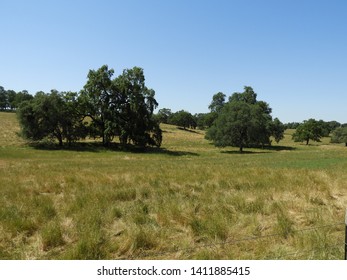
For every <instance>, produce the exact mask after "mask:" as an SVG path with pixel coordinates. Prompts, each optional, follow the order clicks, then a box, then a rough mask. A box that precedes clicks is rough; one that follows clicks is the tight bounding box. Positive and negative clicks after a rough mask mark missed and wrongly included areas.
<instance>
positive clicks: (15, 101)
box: [0, 86, 33, 111]
mask: <svg viewBox="0 0 347 280" xmlns="http://www.w3.org/2000/svg"><path fill="white" fill-rule="evenodd" d="M32 98H33V96H32V95H30V94H29V93H28V92H27V91H26V90H23V91H21V92H18V93H17V92H15V91H14V90H5V89H4V88H3V87H2V86H0V111H14V110H16V109H17V108H18V107H19V105H20V104H21V103H22V102H23V101H25V100H31V99H32Z"/></svg>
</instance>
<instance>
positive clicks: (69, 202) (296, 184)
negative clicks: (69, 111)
mask: <svg viewBox="0 0 347 280" xmlns="http://www.w3.org/2000/svg"><path fill="white" fill-rule="evenodd" d="M0 128H1V131H4V130H6V129H9V130H10V131H12V132H11V133H10V132H6V134H5V133H4V134H1V136H0V143H1V149H0V178H1V180H0V205H1V207H0V259H340V258H342V257H343V248H344V247H343V243H344V241H343V237H344V232H343V229H344V225H343V221H344V213H345V207H346V205H347V194H346V189H345V182H346V180H347V173H346V172H345V170H346V167H347V149H346V148H345V147H343V145H329V144H328V140H327V139H324V141H323V142H322V143H312V145H309V146H305V145H302V144H301V143H293V142H292V141H291V133H292V132H291V131H287V134H286V138H285V139H284V141H283V142H281V143H280V145H274V146H273V147H272V148H271V149H265V150H261V149H246V153H244V154H239V153H238V152H237V150H238V149H237V148H230V147H228V148H224V149H217V148H215V147H214V146H213V145H211V144H210V143H209V142H208V141H206V140H205V139H204V132H203V131H198V130H197V131H193V132H192V131H184V130H180V129H177V128H176V127H174V126H169V125H163V130H164V141H163V147H162V148H163V149H162V150H155V149H154V150H150V151H149V152H147V153H143V154H141V153H132V152H122V151H112V150H105V149H102V148H100V149H95V150H88V149H86V150H83V149H76V150H42V149H41V150H40V149H34V148H31V147H29V146H26V145H23V144H22V143H23V141H22V140H19V139H18V138H17V136H16V132H17V131H18V129H19V128H18V124H17V122H16V119H15V115H14V114H5V113H0ZM8 133H10V134H8ZM6 135H7V136H6ZM8 135H11V136H8ZM9 137H10V138H9ZM9 139H12V141H10V140H9ZM19 143H20V144H19ZM247 152H248V153H247ZM325 225H330V226H327V227H322V226H325ZM303 229H305V230H304V231H303ZM245 239H246V240H245ZM240 240H245V241H242V242H236V241H240Z"/></svg>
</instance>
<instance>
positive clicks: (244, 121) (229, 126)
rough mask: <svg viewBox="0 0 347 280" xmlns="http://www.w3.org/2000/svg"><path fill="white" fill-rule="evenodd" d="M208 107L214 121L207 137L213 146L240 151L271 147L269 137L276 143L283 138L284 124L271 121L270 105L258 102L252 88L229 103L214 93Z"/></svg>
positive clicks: (234, 95)
mask: <svg viewBox="0 0 347 280" xmlns="http://www.w3.org/2000/svg"><path fill="white" fill-rule="evenodd" d="M209 108H210V109H211V113H214V114H215V120H214V121H213V123H212V125H211V127H210V128H209V129H208V131H207V134H206V138H207V139H209V140H212V141H213V142H214V144H215V145H216V146H221V147H224V146H236V147H239V149H240V152H242V151H243V148H244V147H250V146H262V147H264V146H265V145H271V139H270V137H271V136H272V137H274V139H275V141H276V142H279V141H280V140H281V139H282V138H283V134H284V125H283V124H282V123H281V122H280V121H279V120H278V119H277V118H276V119H274V120H273V119H272V117H271V111H272V109H271V108H270V107H269V104H267V103H266V102H264V101H258V100H257V94H256V93H255V92H254V91H253V89H252V88H251V87H245V88H244V92H242V93H237V92H236V93H234V94H233V95H231V96H230V97H229V100H228V102H225V95H224V94H222V93H217V94H216V95H215V96H214V97H213V100H212V103H211V105H210V107H209Z"/></svg>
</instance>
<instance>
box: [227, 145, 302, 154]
mask: <svg viewBox="0 0 347 280" xmlns="http://www.w3.org/2000/svg"><path fill="white" fill-rule="evenodd" d="M254 148H256V149H261V150H257V151H252V150H251V151H250V150H246V151H245V150H243V151H242V152H240V151H239V150H234V151H221V153H223V154H237V155H243V154H266V153H271V151H276V152H281V151H294V150H296V148H295V147H290V146H265V147H264V148H261V147H248V148H247V147H246V148H244V149H254Z"/></svg>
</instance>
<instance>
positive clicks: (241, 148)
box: [240, 145, 243, 153]
mask: <svg viewBox="0 0 347 280" xmlns="http://www.w3.org/2000/svg"><path fill="white" fill-rule="evenodd" d="M242 152H243V146H242V145H240V153H242Z"/></svg>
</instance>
